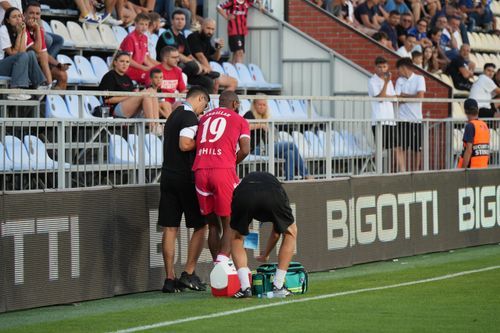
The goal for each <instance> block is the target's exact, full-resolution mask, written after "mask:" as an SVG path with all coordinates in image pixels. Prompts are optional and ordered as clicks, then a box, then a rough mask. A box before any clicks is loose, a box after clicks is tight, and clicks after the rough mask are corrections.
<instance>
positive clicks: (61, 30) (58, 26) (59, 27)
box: [50, 20, 75, 47]
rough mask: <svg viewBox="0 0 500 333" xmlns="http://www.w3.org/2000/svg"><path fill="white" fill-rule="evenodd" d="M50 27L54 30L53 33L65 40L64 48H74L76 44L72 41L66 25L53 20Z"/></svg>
mask: <svg viewBox="0 0 500 333" xmlns="http://www.w3.org/2000/svg"><path fill="white" fill-rule="evenodd" d="M50 27H51V28H52V32H53V33H55V34H57V35H59V36H61V37H62V38H63V39H64V44H63V45H64V46H66V47H74V46H75V42H74V41H73V40H72V39H71V37H70V34H69V31H68V28H67V27H66V25H64V23H62V22H61V21H58V20H51V21H50Z"/></svg>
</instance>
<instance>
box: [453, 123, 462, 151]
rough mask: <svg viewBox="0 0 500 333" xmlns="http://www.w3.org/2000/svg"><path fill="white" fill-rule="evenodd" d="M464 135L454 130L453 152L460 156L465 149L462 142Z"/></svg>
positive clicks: (456, 129)
mask: <svg viewBox="0 0 500 333" xmlns="http://www.w3.org/2000/svg"><path fill="white" fill-rule="evenodd" d="M462 137H463V133H462V131H460V130H459V129H458V128H454V129H453V152H454V153H455V154H459V153H460V152H462V149H463V146H464V145H463V142H462Z"/></svg>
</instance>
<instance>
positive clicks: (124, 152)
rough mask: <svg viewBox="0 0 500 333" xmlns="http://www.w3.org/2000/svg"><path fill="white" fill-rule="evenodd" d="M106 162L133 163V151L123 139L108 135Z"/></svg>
mask: <svg viewBox="0 0 500 333" xmlns="http://www.w3.org/2000/svg"><path fill="white" fill-rule="evenodd" d="M108 161H109V163H114V164H131V163H135V157H134V153H133V151H132V150H131V149H130V146H129V144H128V142H127V140H125V138H124V137H122V136H121V135H117V134H110V135H109V151H108Z"/></svg>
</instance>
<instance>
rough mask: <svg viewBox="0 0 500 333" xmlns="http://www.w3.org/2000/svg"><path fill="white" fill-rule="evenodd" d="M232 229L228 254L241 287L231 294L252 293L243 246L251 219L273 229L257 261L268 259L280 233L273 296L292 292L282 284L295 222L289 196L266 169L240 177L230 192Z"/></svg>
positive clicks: (292, 243)
mask: <svg viewBox="0 0 500 333" xmlns="http://www.w3.org/2000/svg"><path fill="white" fill-rule="evenodd" d="M231 211H232V214H231V224H230V225H231V229H233V231H234V232H233V240H232V243H231V254H232V256H233V261H234V264H235V265H236V268H237V269H238V277H239V279H240V284H241V289H240V291H238V292H237V293H236V294H235V295H234V297H236V298H245V297H250V296H252V289H251V287H250V281H249V277H248V274H249V273H250V269H249V268H248V263H247V253H246V251H245V248H244V247H243V242H244V238H245V237H244V236H246V235H248V226H249V225H250V223H251V222H252V220H253V219H256V220H258V221H260V222H272V223H273V231H272V232H271V234H270V236H269V239H268V241H267V245H266V249H265V251H264V254H263V255H261V256H259V257H257V260H258V261H262V262H265V261H267V260H269V254H270V253H271V251H272V249H274V247H275V246H276V243H277V242H278V240H279V238H280V236H281V234H283V242H282V243H281V247H280V250H279V254H278V269H277V270H276V275H275V276H274V282H273V293H274V297H286V296H290V295H292V293H291V292H290V291H289V290H288V289H287V288H286V287H285V286H284V281H285V275H286V272H287V270H288V266H289V264H290V261H291V260H292V257H293V251H294V249H295V242H296V239H297V225H296V224H295V220H294V217H293V214H292V209H291V208H290V203H289V200H288V196H287V194H286V192H285V189H284V188H283V186H281V183H280V182H279V181H278V179H276V177H274V176H273V175H272V174H270V173H267V172H252V173H250V174H248V175H247V176H246V177H245V178H243V179H242V181H241V182H240V184H239V185H238V187H236V189H235V190H234V192H233V202H232V206H231Z"/></svg>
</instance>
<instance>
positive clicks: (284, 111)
mask: <svg viewBox="0 0 500 333" xmlns="http://www.w3.org/2000/svg"><path fill="white" fill-rule="evenodd" d="M276 104H277V105H278V108H279V110H280V111H279V112H280V114H281V116H282V117H283V118H284V119H294V118H295V114H294V113H293V111H292V108H291V107H290V104H289V103H288V101H287V100H285V99H277V100H276Z"/></svg>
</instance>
